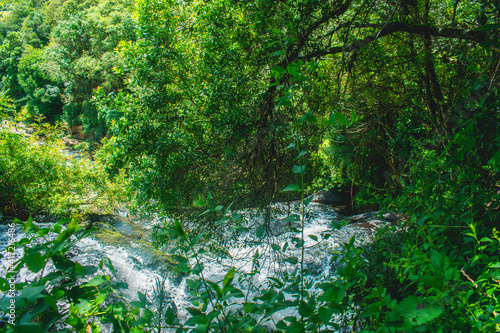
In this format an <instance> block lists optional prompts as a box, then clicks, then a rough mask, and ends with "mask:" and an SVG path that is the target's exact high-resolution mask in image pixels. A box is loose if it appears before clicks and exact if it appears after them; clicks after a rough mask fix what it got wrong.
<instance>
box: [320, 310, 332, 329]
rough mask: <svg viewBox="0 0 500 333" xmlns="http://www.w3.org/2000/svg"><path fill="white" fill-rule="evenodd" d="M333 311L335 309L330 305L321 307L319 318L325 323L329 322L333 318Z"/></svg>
mask: <svg viewBox="0 0 500 333" xmlns="http://www.w3.org/2000/svg"><path fill="white" fill-rule="evenodd" d="M333 312H334V310H333V309H332V308H328V307H320V308H319V309H318V315H319V318H320V319H321V321H322V322H323V323H324V324H325V325H326V324H328V323H329V322H330V320H331V319H332V315H333Z"/></svg>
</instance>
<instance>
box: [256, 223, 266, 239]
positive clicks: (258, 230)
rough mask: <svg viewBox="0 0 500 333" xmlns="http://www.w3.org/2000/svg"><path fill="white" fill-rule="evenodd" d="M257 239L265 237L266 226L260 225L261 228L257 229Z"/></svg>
mask: <svg viewBox="0 0 500 333" xmlns="http://www.w3.org/2000/svg"><path fill="white" fill-rule="evenodd" d="M256 235H257V237H258V238H261V237H262V236H264V226H262V225H260V226H259V228H258V229H257V234H256Z"/></svg>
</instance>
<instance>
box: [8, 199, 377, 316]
mask: <svg viewBox="0 0 500 333" xmlns="http://www.w3.org/2000/svg"><path fill="white" fill-rule="evenodd" d="M239 213H240V214H241V215H243V216H244V219H245V221H246V222H245V227H247V228H248V232H244V233H241V234H238V235H237V236H236V237H234V236H233V237H231V239H228V240H227V241H225V242H224V245H223V246H224V247H226V250H227V251H225V252H226V254H227V255H213V254H212V255H208V254H207V255H203V257H202V259H203V263H204V271H203V273H204V276H205V278H207V279H209V280H211V281H214V282H219V281H221V280H222V279H223V278H224V276H225V275H226V273H227V272H228V270H229V269H230V268H231V267H235V268H236V269H237V270H239V271H242V272H249V271H251V270H252V269H253V268H255V265H257V266H258V269H259V271H260V273H259V274H257V275H255V276H254V277H253V283H254V284H255V285H259V284H260V285H265V284H266V283H268V279H267V278H268V277H269V276H274V275H276V274H280V273H283V272H285V271H286V272H288V273H292V272H293V271H294V269H296V268H297V267H298V266H297V265H298V264H296V265H291V264H289V263H287V262H285V261H283V259H285V258H287V257H297V258H300V257H301V249H300V248H296V247H295V246H294V243H297V241H298V240H297V239H300V238H301V232H300V231H298V229H299V230H300V227H301V222H300V221H298V222H292V223H290V222H287V221H283V219H285V218H286V217H287V216H289V215H290V214H297V215H299V216H300V215H301V209H300V202H293V203H288V204H285V203H279V204H274V205H271V206H269V207H268V208H267V209H266V210H265V211H264V212H262V211H261V212H259V211H258V210H256V209H248V210H246V211H240V212H239ZM358 220H362V221H363V222H362V223H350V224H347V225H344V226H342V227H340V228H333V224H334V223H340V222H341V219H340V218H339V215H338V214H337V213H336V212H335V210H334V209H333V208H332V207H330V206H326V205H321V204H317V203H311V204H310V205H309V206H308V207H306V210H305V214H304V246H305V250H304V268H306V269H307V271H308V272H309V275H308V276H307V279H309V280H313V281H316V280H319V279H322V278H326V277H331V276H332V274H335V265H334V263H333V262H332V255H333V252H334V250H335V249H339V248H340V247H341V245H342V243H345V242H348V241H349V240H350V239H351V237H352V236H356V242H357V243H358V244H359V243H362V242H369V241H370V240H371V238H372V236H373V230H374V228H373V227H374V226H375V225H376V224H380V223H384V222H383V221H380V220H376V219H375V215H374V214H372V215H366V216H365V218H364V220H363V218H361V219H358ZM151 223H159V222H158V221H156V222H151ZM260 226H265V227H264V228H262V229H261V230H260V231H259V227H260ZM7 228H8V226H7V225H0V252H1V253H2V256H3V257H2V260H1V261H0V275H1V276H5V275H6V272H7V270H8V268H9V263H8V261H7V256H6V255H5V253H6V247H7V245H8V244H9V240H8V236H7ZM294 228H295V229H294ZM106 232H109V234H107V233H106ZM151 232H152V225H151V224H150V223H149V224H148V223H146V222H145V221H138V220H136V221H134V220H127V219H124V218H123V217H117V218H116V219H114V224H111V223H103V224H102V226H101V232H100V234H99V233H96V234H95V235H93V236H89V237H86V238H84V239H82V240H80V241H79V242H78V243H76V245H75V246H74V248H73V249H72V250H71V255H72V260H74V261H77V262H79V263H80V264H81V265H83V266H85V265H97V264H98V263H99V261H100V260H101V259H102V258H104V257H107V258H109V259H110V261H111V263H112V265H113V266H114V268H115V270H116V272H115V273H113V274H112V273H111V272H105V273H107V274H112V275H113V278H114V279H116V280H118V281H123V282H126V283H127V285H128V288H127V289H124V290H122V291H121V292H122V294H123V296H124V297H125V298H126V299H129V300H136V299H137V293H138V292H141V293H147V294H148V295H149V296H150V297H154V292H153V290H154V286H155V281H156V279H158V278H160V277H163V278H164V288H165V290H166V291H167V292H168V294H169V297H170V304H171V305H172V306H175V308H176V309H177V316H178V318H179V320H180V321H181V322H183V321H185V320H186V319H187V318H188V317H189V314H188V312H187V311H186V310H185V309H186V307H189V306H191V304H190V302H189V300H190V298H191V296H190V295H189V292H188V287H187V285H186V277H183V276H181V275H179V274H176V273H173V272H171V273H170V274H169V273H168V270H169V269H170V270H171V268H169V266H168V262H167V260H166V257H167V256H165V255H164V254H162V253H161V252H159V251H157V250H156V249H155V248H153V246H152V245H151V244H150V242H151V239H150V234H151ZM259 233H262V236H261V237H257V234H259ZM109 235H112V236H113V237H114V238H112V239H111V238H110V236H109ZM21 236H22V231H21V228H19V227H17V228H16V238H17V239H19V238H20V237H21ZM259 236H260V235H259ZM123 237H125V238H123ZM117 238H119V239H120V241H119V242H118V241H116V239H117ZM123 239H125V240H126V241H123ZM285 244H288V245H285ZM278 247H279V249H280V251H276V249H278ZM284 247H285V248H287V250H286V251H283V252H282V251H281V249H283V248H284ZM16 251H17V252H16V254H17V255H18V256H20V255H22V253H21V252H20V251H19V250H16ZM163 251H165V252H166V253H167V254H168V251H169V249H168V248H164V249H163ZM256 251H258V254H257V255H256ZM254 258H257V260H256V261H255V260H254ZM166 273H167V274H166ZM33 278H34V275H33V274H32V273H30V272H28V271H27V270H23V271H21V272H19V274H18V277H17V279H18V281H19V280H21V281H22V280H31V279H33ZM241 287H245V286H241ZM287 311H288V310H285V311H281V312H278V313H276V314H275V318H274V319H275V320H279V319H281V318H282V317H285V316H290V315H295V314H294V313H291V312H289V311H288V312H287Z"/></svg>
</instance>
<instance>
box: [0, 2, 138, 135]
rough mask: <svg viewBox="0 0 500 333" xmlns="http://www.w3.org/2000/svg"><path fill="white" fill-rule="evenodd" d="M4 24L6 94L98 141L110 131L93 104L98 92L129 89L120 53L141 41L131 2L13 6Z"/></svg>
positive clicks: (0, 26) (0, 31) (0, 49)
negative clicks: (121, 46) (126, 43)
mask: <svg viewBox="0 0 500 333" xmlns="http://www.w3.org/2000/svg"><path fill="white" fill-rule="evenodd" d="M4 7H5V11H4V12H3V13H4V14H3V16H2V20H1V23H0V35H1V40H2V45H1V46H0V59H1V64H0V71H1V73H2V84H1V89H2V91H8V93H9V95H10V96H11V97H12V98H14V99H15V100H16V101H17V102H18V103H17V104H18V106H26V107H27V109H28V111H29V112H30V114H31V115H43V116H44V117H45V118H46V119H47V120H48V121H51V122H52V123H53V122H54V121H55V120H65V121H66V122H67V123H68V124H69V125H73V124H76V125H82V124H83V125H84V126H85V130H86V131H87V132H93V133H94V134H95V137H96V138H101V137H103V136H104V135H105V134H106V131H107V129H106V126H105V124H104V122H103V121H101V120H100V119H99V117H98V115H97V111H96V109H95V107H94V105H93V104H92V103H91V98H92V93H93V90H94V89H96V88H98V87H101V88H102V89H103V90H104V91H105V92H106V93H109V92H111V91H117V90H119V89H121V88H123V78H122V77H121V76H120V75H117V74H116V73H115V71H114V69H113V68H114V66H116V65H117V63H119V62H120V59H119V58H118V56H117V53H116V52H115V51H114V50H115V48H116V47H117V46H118V43H119V42H120V41H122V40H132V39H134V38H135V29H134V21H133V19H132V16H131V13H130V11H131V8H132V7H133V4H131V3H130V2H126V1H100V2H97V3H96V2H92V1H82V2H74V1H57V0H47V1H35V2H30V3H26V2H22V1H12V2H9V3H8V4H5V5H4Z"/></svg>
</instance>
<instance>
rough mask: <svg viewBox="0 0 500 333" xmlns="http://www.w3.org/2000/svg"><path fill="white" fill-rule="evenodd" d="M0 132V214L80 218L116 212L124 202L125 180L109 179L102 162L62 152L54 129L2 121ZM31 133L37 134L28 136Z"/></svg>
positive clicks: (48, 126)
mask: <svg viewBox="0 0 500 333" xmlns="http://www.w3.org/2000/svg"><path fill="white" fill-rule="evenodd" d="M1 126H2V128H1V129H0V212H1V213H2V214H3V215H6V216H19V217H23V216H25V217H27V216H29V215H31V214H50V215H56V216H69V215H71V216H82V215H85V214H87V213H90V212H94V213H97V212H99V213H106V212H110V211H112V209H113V207H115V206H116V205H117V204H118V203H119V202H123V201H124V200H125V195H124V193H123V184H122V183H123V181H120V180H119V179H121V177H119V176H118V177H116V178H115V180H114V181H110V180H109V178H108V175H107V174H106V172H105V170H104V167H103V165H102V164H101V163H99V161H98V160H95V161H90V160H89V159H88V158H85V157H81V158H74V157H72V156H71V155H70V153H69V152H68V151H66V152H65V151H64V150H63V149H64V144H63V141H62V140H61V139H60V138H59V137H58V134H60V133H61V131H60V130H57V128H55V126H51V125H49V124H43V123H36V124H34V125H33V127H31V128H26V127H25V126H20V125H19V123H14V122H12V121H10V120H5V119H4V120H3V121H2V122H1ZM28 131H33V132H32V133H28Z"/></svg>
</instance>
